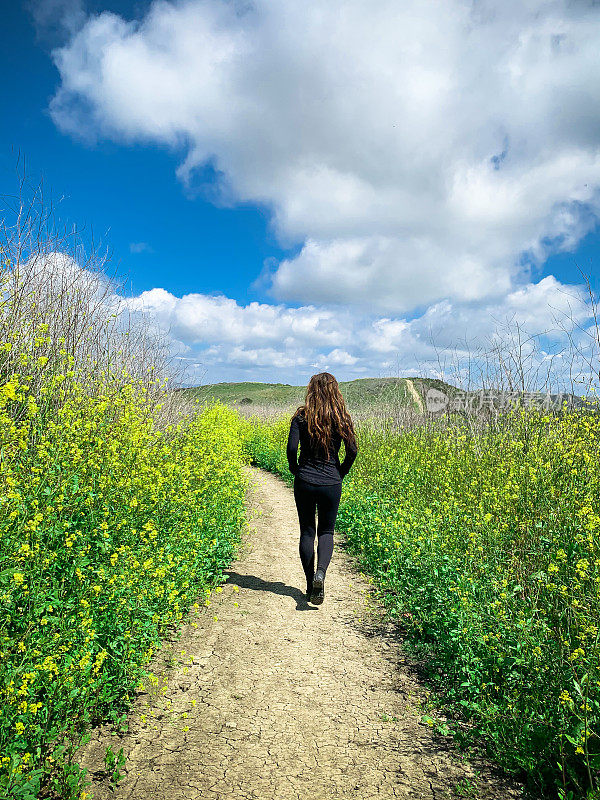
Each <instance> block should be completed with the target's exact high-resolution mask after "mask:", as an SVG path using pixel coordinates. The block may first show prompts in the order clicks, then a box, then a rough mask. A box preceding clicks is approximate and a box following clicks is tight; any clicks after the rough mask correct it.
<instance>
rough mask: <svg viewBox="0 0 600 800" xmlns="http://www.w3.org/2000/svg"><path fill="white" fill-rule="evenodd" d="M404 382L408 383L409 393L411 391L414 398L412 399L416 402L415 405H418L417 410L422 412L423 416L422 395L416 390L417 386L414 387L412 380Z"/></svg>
mask: <svg viewBox="0 0 600 800" xmlns="http://www.w3.org/2000/svg"><path fill="white" fill-rule="evenodd" d="M404 380H405V381H406V388H407V389H408V391H409V393H410V395H411V396H412V399H413V400H414V401H415V403H416V404H417V409H418V410H419V411H420V412H421V414H422V413H423V401H422V400H421V395H420V394H419V393H418V392H417V390H416V389H415V385H414V383H413V382H412V381H411V379H410V378H405V379H404Z"/></svg>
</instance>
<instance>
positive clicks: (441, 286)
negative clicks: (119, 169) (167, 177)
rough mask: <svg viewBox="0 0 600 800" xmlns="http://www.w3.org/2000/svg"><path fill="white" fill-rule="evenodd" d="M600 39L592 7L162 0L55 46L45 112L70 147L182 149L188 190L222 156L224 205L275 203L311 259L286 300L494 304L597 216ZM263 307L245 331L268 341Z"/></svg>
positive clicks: (564, 2) (280, 295)
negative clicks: (78, 139) (136, 15)
mask: <svg viewBox="0 0 600 800" xmlns="http://www.w3.org/2000/svg"><path fill="white" fill-rule="evenodd" d="M598 41H600V7H599V6H598V5H597V4H596V3H592V2H585V1H584V0H502V1H500V0H480V1H479V2H475V3H474V2H471V0H448V1H447V2H443V3H440V2H439V0H405V2H402V3H399V2H397V0H380V2H377V3H372V2H368V0H343V2H342V0H331V2H328V3H324V2H322V0H305V2H303V3H298V2H295V0H280V2H275V3H274V2H268V1H267V0H254V1H253V2H252V3H243V2H231V1H226V0H180V1H179V2H169V1H168V0H160V2H158V1H156V2H153V3H152V4H151V6H150V7H149V9H148V11H147V13H146V14H145V16H143V17H142V18H141V19H139V20H134V21H127V20H125V19H123V18H122V17H120V16H118V15H115V14H112V13H108V12H104V13H101V14H98V15H95V16H90V17H89V18H88V19H87V21H86V22H85V24H84V25H83V26H82V27H80V29H78V30H77V32H76V33H74V34H73V35H72V37H71V38H70V40H69V42H68V43H67V45H66V46H64V47H62V48H61V49H57V50H55V51H54V59H55V63H56V65H57V67H58V69H59V71H60V75H61V84H60V87H59V88H58V90H57V92H56V95H55V97H54V98H53V100H52V104H51V112H52V116H53V118H54V120H55V122H56V124H57V125H58V126H60V128H61V129H63V130H64V131H68V132H70V133H72V134H73V135H75V136H82V135H84V136H92V137H94V136H100V137H111V138H113V139H116V140H120V141H125V142H134V141H142V142H144V141H146V142H155V143H161V144H164V145H166V146H171V147H177V148H182V147H183V148H185V150H186V155H185V158H184V160H183V161H182V163H181V164H180V165H179V168H178V173H179V175H180V177H181V179H182V180H184V181H193V179H194V172H195V170H196V169H198V168H200V167H202V166H203V165H205V164H206V163H211V164H212V165H213V166H214V167H215V169H216V170H217V172H218V174H219V175H220V176H221V185H220V191H221V194H222V197H223V198H224V199H226V200H227V201H230V202H231V201H236V200H240V201H252V202H260V203H265V204H267V205H268V206H269V207H270V208H271V210H272V215H273V225H274V227H275V230H276V231H277V234H278V236H279V237H280V240H281V242H282V243H284V244H290V245H291V244H296V245H298V244H299V245H301V249H300V252H299V254H298V255H297V256H296V257H294V258H289V259H287V260H284V261H283V262H282V263H281V264H280V265H279V266H278V267H277V268H276V269H275V270H274V271H273V273H272V275H271V289H270V291H271V293H272V296H273V297H274V298H275V299H276V300H279V301H287V302H293V303H303V304H305V305H306V306H313V305H320V304H323V303H326V304H337V303H350V304H354V305H356V306H358V307H362V309H363V311H364V312H365V313H366V312H367V311H371V312H375V311H378V312H379V313H380V314H386V315H388V316H389V317H390V319H391V318H392V317H394V318H395V317H397V316H398V315H399V314H403V313H405V312H407V311H408V310H410V309H414V308H416V307H419V306H424V305H425V304H434V305H435V304H437V303H443V302H444V301H447V302H448V303H450V307H452V308H453V309H454V308H456V304H466V305H465V307H467V306H468V304H470V303H480V306H479V308H484V307H486V304H489V303H502V302H504V300H503V298H506V297H508V296H509V295H510V296H512V295H511V292H514V291H515V290H517V289H518V287H519V286H523V287H526V286H527V285H528V284H530V283H531V281H532V279H533V280H535V279H536V278H537V277H539V276H538V275H537V274H536V273H535V271H534V273H533V274H531V273H530V271H529V269H530V266H529V265H533V266H534V267H537V266H540V265H541V264H542V263H543V262H544V260H545V258H546V257H547V255H548V254H549V253H550V252H553V251H556V250H568V249H572V248H573V247H575V246H576V244H577V242H578V241H579V240H580V239H581V237H582V236H583V235H584V234H585V233H587V232H588V231H589V230H591V229H592V228H593V226H594V225H595V224H596V221H597V219H598V212H599V208H600V191H599V187H600V150H599V148H598V131H599V130H600V50H599V48H598ZM523 291H525V292H526V291H533V290H529V289H526V288H524V289H523ZM210 302H213V301H210ZM219 302H221V303H222V310H223V312H224V313H225V312H227V310H228V308H229V307H228V306H227V302H226V301H225V300H222V301H219ZM511 302H513V301H511ZM518 302H519V301H518V296H515V297H514V303H518ZM198 303H200V301H197V302H196V301H195V302H194V303H188V307H186V308H185V309H181V310H180V311H179V312H178V324H179V325H181V326H182V327H181V331H183V332H185V331H188V330H192V329H193V330H196V329H197V327H198V326H197V320H198V319H199V317H198V312H197V306H198ZM200 305H201V303H200ZM436 308H438V312H439V310H440V309H441V308H442V306H440V307H438V306H436ZM438 312H436V313H438ZM271 313H275V312H268V311H265V310H264V309H261V310H259V311H255V312H249V316H248V317H245V316H244V322H243V328H242V329H240V331H239V332H240V335H242V334H246V333H247V332H248V326H250V327H251V328H252V330H253V331H255V332H256V336H257V339H258V340H259V341H263V340H264V341H265V342H266V341H267V340H268V338H269V337H268V334H267V333H265V332H264V331H263V332H262V333H261V326H264V327H269V325H271V321H269V320H270V318H269V314H271ZM282 313H283V312H282ZM314 313H316V312H314V311H311V312H308V311H305V312H303V314H304V316H303V315H298V316H297V317H296V315H292V316H293V317H294V320H295V322H297V324H298V325H300V326H302V325H303V324H310V323H307V319H308V318H309V315H310V314H314ZM432 313H433V312H432ZM440 313H441V312H440ZM481 313H483V312H481ZM253 314H254V316H253ZM279 314H280V312H276V313H275V316H276V317H277V319H278V320H279V322H278V324H280V322H281V320H280V319H279ZM307 315H308V316H307ZM259 318H260V320H262V322H261V321H260V320H259ZM233 320H234V323H235V324H242V323H240V322H239V320H238V317H236V316H235V314H234V315H233ZM322 324H323V325H324V326H325V329H326V330H327V331H329V333H327V334H326V335H328V336H330V337H333V336H334V334H333V333H332V332H331V331H333V326H332V325H331V321H330V320H329V321H327V320H325V321H324V322H322ZM382 324H383V323H382ZM394 324H396V323H394ZM244 326H245V327H244ZM252 326H254V327H252ZM208 330H209V328H208V327H205V328H204V329H203V332H200V334H199V335H200V336H201V338H202V337H206V335H207V331H208ZM390 330H391V329H390ZM261 337H262V338H261ZM384 341H385V340H384ZM328 344H329V345H330V346H331V347H332V350H331V351H330V352H335V349H336V348H338V349H339V351H340V352H342V351H343V350H347V348H346V345H345V343H344V342H343V341H333V340H331V341H329V342H328ZM380 347H381V344H380ZM257 352H258V351H257ZM348 352H349V351H348ZM265 357H266V356H265ZM340 357H341V356H340ZM257 358H258V356H257Z"/></svg>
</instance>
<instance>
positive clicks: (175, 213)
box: [0, 2, 284, 301]
mask: <svg viewBox="0 0 600 800" xmlns="http://www.w3.org/2000/svg"><path fill="white" fill-rule="evenodd" d="M91 6H92V4H90V7H91ZM141 7H143V6H142V5H141V4H140V3H131V2H114V3H102V4H96V5H95V8H97V9H102V10H104V9H106V10H112V11H115V12H117V13H120V14H125V15H129V14H132V13H134V11H135V10H136V9H138V10H139V8H141ZM2 17H3V33H4V35H3V46H2V49H1V50H0V65H1V69H2V74H3V75H4V76H8V75H10V76H15V77H16V79H15V80H12V78H11V80H4V81H3V83H2V95H3V108H5V109H8V110H9V111H8V113H7V114H6V115H5V119H6V120H8V119H10V124H5V125H3V126H2V128H1V129H0V137H1V146H0V159H1V160H0V169H1V171H0V190H1V191H2V193H11V192H14V189H15V177H14V176H15V165H16V158H15V156H14V155H13V152H14V151H19V150H20V151H21V152H22V153H23V155H24V156H25V157H26V159H27V164H28V172H29V174H30V175H31V178H32V179H33V180H37V179H39V178H40V177H43V178H44V182H45V183H46V185H47V187H48V188H49V189H50V190H51V191H52V195H53V197H55V198H56V199H57V200H60V202H58V204H57V212H58V215H59V216H60V218H61V219H62V220H63V221H65V222H71V223H73V222H74V223H76V224H77V225H78V226H81V227H82V228H84V229H89V230H93V232H94V235H95V236H96V237H99V238H100V239H101V240H102V241H104V242H106V244H107V245H108V246H109V247H110V248H111V250H112V252H113V259H114V260H113V263H114V266H115V267H116V268H117V269H118V271H119V274H120V275H121V276H123V278H125V277H126V276H128V277H129V281H128V282H127V286H128V288H129V290H130V291H132V292H134V293H138V294H139V293H140V292H141V291H143V290H145V289H152V288H153V287H154V286H163V287H164V288H166V289H168V290H169V291H171V292H174V293H176V294H179V295H181V294H185V293H189V292H223V293H225V294H228V295H230V296H232V297H235V298H237V299H239V300H242V301H245V300H247V299H260V297H261V292H260V291H256V290H253V289H252V288H251V286H250V284H251V282H252V281H253V280H254V278H255V277H256V276H257V275H258V274H259V273H260V271H261V269H262V267H263V262H264V260H265V259H268V258H277V259H278V258H281V257H282V255H283V253H284V251H283V250H282V248H281V247H280V246H279V245H278V243H277V241H276V240H275V238H274V237H273V235H272V234H271V232H270V231H269V215H268V213H267V211H266V209H265V208H263V207H260V206H258V205H255V204H244V205H240V206H236V207H233V208H217V207H216V206H215V205H214V204H213V203H211V202H209V201H207V200H204V199H202V197H199V196H197V194H196V196H194V195H193V194H191V193H190V192H186V191H184V190H183V189H182V186H181V184H180V183H179V182H178V181H177V178H176V176H175V169H174V167H175V165H176V163H177V153H176V152H173V151H170V150H169V149H167V148H165V147H161V146H156V145H152V144H150V145H137V144H136V145H133V146H127V147H123V146H121V145H120V144H116V143H114V142H110V141H101V142H96V143H93V144H90V143H82V142H80V141H76V140H74V139H73V138H72V137H70V136H65V135H64V134H63V133H61V132H60V131H59V130H57V128H56V125H55V124H54V122H53V121H52V119H51V118H50V115H49V113H48V103H49V101H50V98H51V97H52V95H53V94H54V92H55V91H56V88H57V85H58V84H59V82H60V76H59V74H58V72H57V70H56V67H55V66H54V64H53V63H52V59H51V57H50V50H51V46H52V44H53V43H56V41H57V39H58V37H55V36H52V37H49V39H42V40H41V41H40V37H39V36H37V35H36V29H35V26H34V24H33V19H32V15H31V14H30V13H29V12H28V11H27V6H26V4H24V3H22V2H19V3H14V4H12V3H6V4H5V8H3V12H2ZM208 179H209V180H210V178H208ZM83 236H84V238H85V236H86V235H85V232H84V233H83ZM136 243H137V244H139V243H144V244H145V245H146V247H145V248H144V249H142V251H141V252H139V253H136V254H134V253H131V251H130V245H131V244H136Z"/></svg>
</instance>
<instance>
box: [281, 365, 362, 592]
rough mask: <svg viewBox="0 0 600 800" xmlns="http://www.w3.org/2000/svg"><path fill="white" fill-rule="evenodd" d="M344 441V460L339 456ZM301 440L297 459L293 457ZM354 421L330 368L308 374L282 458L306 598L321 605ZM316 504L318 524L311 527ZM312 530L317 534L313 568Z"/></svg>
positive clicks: (353, 451)
mask: <svg viewBox="0 0 600 800" xmlns="http://www.w3.org/2000/svg"><path fill="white" fill-rule="evenodd" d="M342 441H343V442H344V446H345V450H346V455H345V458H344V462H343V464H340V459H339V456H338V453H339V449H340V445H341V443H342ZM298 442H300V458H299V460H296V456H297V453H298ZM356 453H357V447H356V437H355V435H354V426H353V425H352V420H351V418H350V415H349V414H348V412H347V410H346V404H345V403H344V398H343V397H342V395H341V393H340V389H339V386H338V382H337V381H336V379H335V378H334V377H333V375H330V373H329V372H321V373H319V374H318V375H313V376H312V378H311V379H310V382H309V384H308V386H307V389H306V398H305V402H304V405H303V406H299V407H298V409H297V410H296V413H295V414H294V416H293V417H292V422H291V425H290V433H289V436H288V443H287V459H288V464H289V467H290V472H291V473H292V474H293V475H294V499H295V501H296V508H297V509H298V520H299V522H300V560H301V561H302V567H303V569H304V574H305V575H306V599H307V600H310V602H311V603H315V604H317V605H318V604H320V603H322V602H323V599H324V597H325V573H326V572H327V567H328V566H329V562H330V561H331V555H332V553H333V530H334V528H335V518H336V516H337V512H338V506H339V504H340V496H341V493H342V479H343V478H344V477H345V476H346V475H347V473H348V471H349V470H350V467H351V466H352V464H353V463H354V459H355V458H356ZM315 509H316V510H317V511H318V514H319V525H318V528H317V529H316V531H315ZM315 532H316V533H317V535H318V544H317V570H316V572H315V573H314V575H313V570H314V566H315V549H314V548H315Z"/></svg>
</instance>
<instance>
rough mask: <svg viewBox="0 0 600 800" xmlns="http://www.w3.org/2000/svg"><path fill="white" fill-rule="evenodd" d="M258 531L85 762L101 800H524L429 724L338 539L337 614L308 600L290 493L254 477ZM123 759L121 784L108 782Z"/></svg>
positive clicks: (330, 596)
mask: <svg viewBox="0 0 600 800" xmlns="http://www.w3.org/2000/svg"><path fill="white" fill-rule="evenodd" d="M249 476H250V482H251V487H250V490H249V494H248V505H249V511H250V514H249V518H250V522H249V526H248V530H247V532H246V534H245V535H244V541H243V545H242V547H241V548H240V552H239V558H238V560H237V561H235V562H234V563H233V564H232V566H231V569H230V570H228V580H227V583H226V584H225V586H224V588H223V591H222V593H219V594H213V596H212V600H211V604H210V607H202V608H201V611H200V612H198V613H196V614H194V613H192V614H190V617H189V619H188V620H187V621H186V624H185V625H184V626H183V628H182V630H181V636H180V638H178V639H174V640H173V641H172V642H170V643H167V644H166V645H165V647H164V648H163V650H162V651H161V654H160V657H159V660H157V662H156V663H155V665H153V666H154V671H155V674H157V675H158V676H159V680H158V684H156V685H154V686H151V685H149V686H148V691H147V692H142V693H140V694H139V695H138V696H137V698H136V701H135V703H134V706H133V708H132V712H131V714H130V716H129V722H128V727H129V730H128V732H127V733H125V734H122V735H114V733H113V735H111V733H110V731H109V730H106V729H98V730H96V731H95V732H94V737H93V739H92V741H91V742H90V743H89V745H88V746H87V747H86V749H85V752H84V753H83V757H82V758H81V759H80V760H81V763H83V764H84V765H85V766H87V767H88V768H89V769H90V771H91V774H92V776H93V778H94V780H93V784H92V786H91V787H90V788H89V789H88V791H91V792H92V793H93V796H94V797H95V798H96V799H97V800H99V799H104V798H109V797H111V798H112V797H114V798H117V800H119V799H124V798H133V799H134V800H137V799H138V798H139V799H140V800H145V798H148V800H184V799H185V800H196V799H199V798H202V800H205V799H206V800H208V799H209V798H214V800H217V798H228V799H229V798H231V799H232V800H242V798H244V800H246V799H248V800H249V798H260V800H325V799H326V798H336V799H337V800H346V799H347V798H356V799H357V800H369V799H370V798H435V800H440V798H456V797H470V798H498V800H500V799H502V800H506V798H516V797H520V796H521V792H520V789H519V787H517V786H516V785H514V784H509V783H508V782H505V781H503V780H502V778H501V777H499V776H498V775H495V774H494V772H493V771H492V770H491V769H490V768H489V767H488V766H487V765H486V764H484V763H483V762H481V761H476V762H474V761H471V762H468V761H467V760H465V759H464V758H462V757H461V756H460V755H459V754H458V752H457V751H456V750H455V749H454V747H453V745H452V743H451V741H450V740H449V739H448V738H444V737H442V736H440V735H437V734H436V733H435V732H434V730H433V729H432V728H431V727H429V726H428V725H427V724H425V723H423V722H422V721H421V717H422V715H423V711H422V710H420V708H419V705H420V704H421V703H422V702H423V700H425V699H426V692H425V690H424V689H423V687H422V685H420V684H419V682H418V679H417V678H416V677H415V671H414V669H412V668H411V666H410V663H409V660H408V659H407V658H406V656H405V655H404V654H403V652H402V645H401V641H400V636H399V633H398V628H397V626H395V625H394V624H393V623H392V622H390V621H386V620H385V619H384V616H383V614H382V611H381V608H380V607H379V606H378V605H377V603H376V602H375V601H374V598H373V595H372V592H371V587H370V584H369V582H368V580H367V579H366V578H365V577H364V576H363V575H362V574H360V573H358V572H357V571H356V569H355V567H354V566H353V560H352V558H351V557H350V556H348V555H347V553H346V552H345V551H344V549H343V547H342V541H341V539H340V537H338V536H337V534H336V545H335V550H334V554H333V560H332V563H331V566H330V568H329V570H328V572H327V580H326V583H325V595H326V596H325V602H324V604H323V605H321V606H318V607H317V606H311V605H309V604H308V603H306V601H305V600H304V574H303V572H302V568H301V566H300V560H299V556H298V519H297V516H296V509H295V506H294V500H293V496H292V493H291V491H290V489H289V488H288V487H287V486H285V485H284V484H283V483H282V482H281V481H279V480H278V479H277V478H275V477H273V476H272V475H269V474H268V473H265V472H262V471H260V470H257V469H252V470H249ZM108 745H110V746H111V747H112V750H113V751H114V752H115V753H116V752H117V751H118V750H119V748H120V747H123V749H124V753H125V755H126V758H127V762H126V765H125V768H124V769H123V771H122V772H123V776H124V777H123V779H122V780H121V781H120V782H119V784H118V786H117V787H116V789H115V790H114V791H113V790H111V788H110V786H109V781H108V778H107V777H106V775H105V774H103V773H102V770H103V768H104V754H105V752H106V748H107V746H108Z"/></svg>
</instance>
